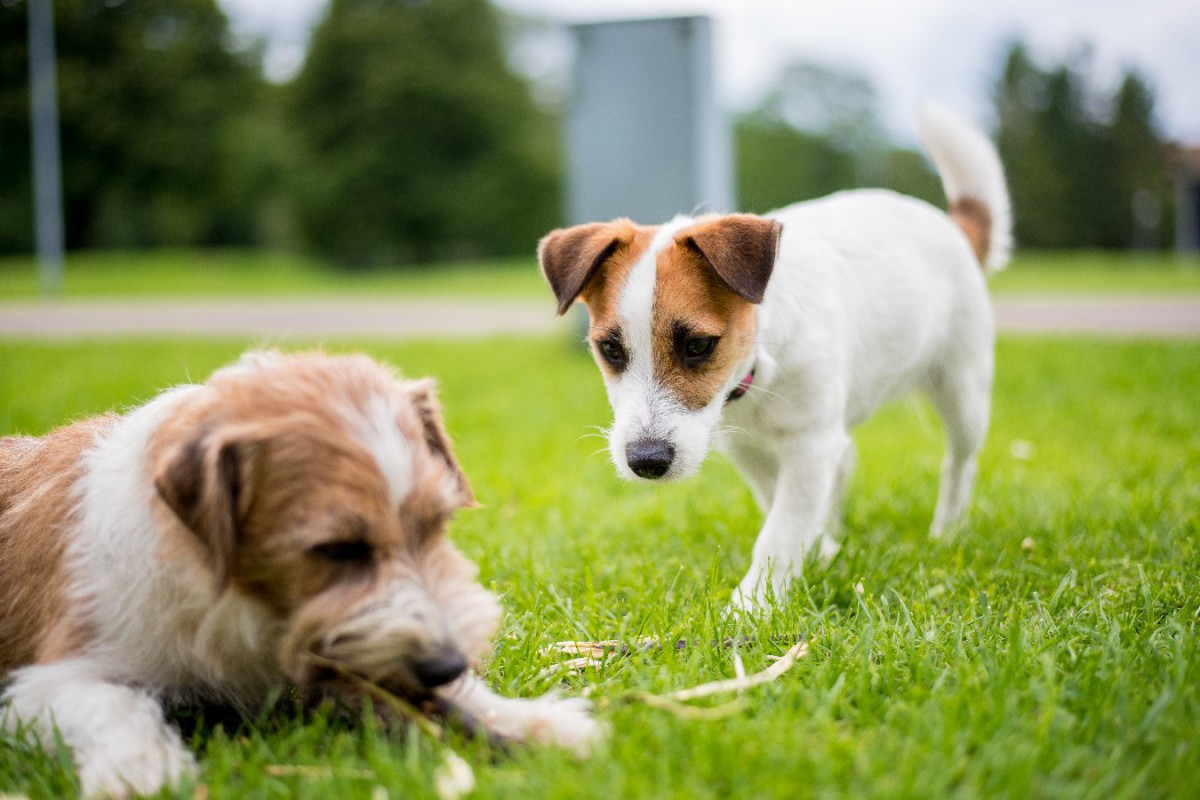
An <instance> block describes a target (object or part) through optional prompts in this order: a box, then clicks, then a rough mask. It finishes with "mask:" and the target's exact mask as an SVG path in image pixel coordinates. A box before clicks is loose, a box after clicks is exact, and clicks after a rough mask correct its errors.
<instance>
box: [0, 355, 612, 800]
mask: <svg viewBox="0 0 1200 800" xmlns="http://www.w3.org/2000/svg"><path fill="white" fill-rule="evenodd" d="M472 503H473V499H472V494H471V490H470V488H469V486H468V484H467V480H466V477H465V476H464V475H463V472H462V470H461V469H460V468H459V465H458V462H457V461H456V460H455V457H454V455H453V453H452V452H451V450H450V443H449V440H448V438H447V436H446V433H445V430H444V429H443V426H442V423H441V416H440V412H439V410H438V405H437V401H436V399H435V397H434V394H433V389H432V386H431V384H430V383H429V382H428V381H401V380H398V379H397V378H396V377H395V376H394V375H393V374H392V373H391V372H389V371H388V370H386V369H384V368H383V367H381V366H380V365H379V364H377V363H375V362H373V361H371V360H370V359H368V358H366V357H365V356H341V357H328V356H322V355H295V356H283V355H278V354H253V355H249V356H247V357H244V358H243V359H242V360H241V361H240V362H239V363H237V364H235V365H234V366H231V367H228V368H226V369H223V370H220V371H218V372H217V373H215V374H214V375H213V376H212V378H211V379H210V380H209V381H208V382H207V383H205V384H203V385H196V386H183V387H178V388H175V389H172V390H170V391H167V392H165V393H163V394H162V395H160V396H159V397H158V398H157V399H155V400H153V401H152V402H150V403H148V404H147V405H145V406H142V407H141V408H138V409H136V410H134V411H133V412H131V413H129V414H128V415H126V416H112V415H110V416H106V417H100V418H95V419H89V420H85V421H83V422H79V423H76V424H74V425H70V426H68V427H65V428H61V429H59V430H57V431H54V432H53V433H51V434H49V435H48V436H46V437H44V438H40V439H33V438H21V437H10V438H4V439H0V680H7V681H8V688H7V691H6V692H5V694H4V700H5V701H6V702H7V705H8V707H7V708H3V707H0V716H2V717H3V718H4V722H5V727H7V728H8V729H9V730H13V729H15V728H16V727H17V726H27V727H28V728H30V729H32V731H33V732H34V733H35V734H36V735H37V736H38V738H39V739H40V740H41V741H42V742H43V743H44V744H47V745H52V744H53V742H54V741H55V738H54V732H55V730H56V729H57V731H58V732H60V733H61V735H62V738H63V740H64V741H65V742H66V744H67V745H68V746H69V747H70V748H71V749H72V751H73V752H74V757H75V761H76V765H77V767H78V770H79V777H80V781H81V783H82V785H83V790H84V794H86V795H88V796H96V795H103V796H123V795H126V794H129V793H138V794H142V793H151V792H155V791H157V790H158V789H159V788H161V787H162V786H164V785H171V784H174V783H176V782H177V781H179V780H180V779H181V778H182V777H183V776H185V775H188V774H190V773H192V772H193V771H194V769H195V764H194V763H193V759H192V757H191V755H190V754H189V752H188V750H187V749H186V748H185V747H184V746H183V744H182V742H181V741H180V737H179V734H178V733H177V732H176V731H175V730H174V729H173V728H171V727H169V726H168V725H167V723H166V721H165V719H164V717H163V711H162V706H163V705H164V704H171V703H173V702H177V701H184V700H218V701H224V702H230V703H233V704H235V705H238V706H240V707H242V708H246V709H253V708H255V707H256V706H257V705H259V704H261V703H262V702H263V700H264V699H265V698H266V696H267V694H268V692H269V691H270V690H271V689H272V688H273V687H275V686H278V685H280V684H282V683H285V682H290V683H293V684H295V685H297V686H301V687H312V686H318V687H320V686H330V687H332V689H333V690H341V691H343V692H344V691H345V687H346V686H347V685H348V681H349V680H350V679H349V678H347V676H346V674H345V673H350V674H352V675H354V676H358V678H360V679H366V680H368V681H371V682H373V683H375V684H378V685H379V686H381V687H383V688H385V689H387V690H389V691H391V692H393V693H396V694H400V695H403V696H404V697H406V698H411V699H418V700H424V699H426V698H428V699H430V700H433V701H435V702H438V703H440V704H441V705H443V706H445V705H448V706H450V707H451V708H453V709H454V710H456V711H458V712H460V713H462V714H463V715H464V716H465V717H467V718H468V719H470V720H471V721H473V722H474V723H475V724H476V725H479V726H481V727H482V728H483V729H484V731H485V732H486V733H488V734H494V735H496V736H498V737H502V738H508V739H515V740H518V741H522V740H533V741H541V742H549V743H555V744H559V745H562V746H565V747H569V748H572V749H574V750H576V751H583V750H585V749H586V748H587V747H588V745H589V744H590V743H591V742H592V741H594V740H595V739H596V737H597V736H598V735H599V734H600V729H599V728H598V727H597V725H596V723H595V722H594V721H592V719H591V718H590V717H589V716H588V712H587V706H586V703H584V702H583V701H582V700H557V699H554V698H541V699H538V700H510V699H504V698H501V697H497V696H495V695H493V694H492V693H491V692H490V691H489V690H488V688H487V686H486V685H485V684H484V683H483V682H482V681H481V680H480V679H479V678H478V677H476V676H475V675H474V674H473V673H472V672H471V667H475V666H478V664H479V661H480V659H481V657H482V656H483V655H484V654H485V653H486V651H487V648H488V641H489V639H490V637H491V635H492V633H493V631H494V630H495V627H496V623H497V621H498V618H499V613H500V609H499V606H498V604H497V602H496V600H495V598H494V597H493V596H492V595H491V594H490V593H489V592H487V591H486V590H484V589H483V588H482V587H481V586H480V585H479V584H478V582H477V581H476V573H477V570H476V569H475V566H474V565H473V564H471V563H470V562H469V561H468V560H467V559H466V558H464V557H463V556H462V555H460V554H459V552H458V551H457V550H455V548H454V547H453V546H452V545H451V544H450V543H449V542H448V541H447V540H446V539H445V537H444V536H443V528H444V526H445V525H446V523H447V522H448V521H449V519H450V517H451V515H452V514H453V513H454V511H455V509H457V508H460V507H463V506H466V505H470V504H472ZM339 677H340V678H341V679H343V680H342V684H339V683H338V679H339Z"/></svg>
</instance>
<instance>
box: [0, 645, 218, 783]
mask: <svg viewBox="0 0 1200 800" xmlns="http://www.w3.org/2000/svg"><path fill="white" fill-rule="evenodd" d="M98 672H99V669H98V668H97V667H96V666H95V665H93V664H90V663H89V662H88V661H87V660H85V659H69V660H66V661H58V662H54V663H51V664H43V665H37V666H32V667H26V668H24V669H22V670H19V671H18V672H16V673H14V680H13V682H12V685H11V686H9V688H8V691H7V692H5V694H4V701H5V702H6V703H7V707H3V708H0V720H2V722H3V725H2V726H0V727H2V728H5V729H8V730H10V731H14V730H19V729H24V730H28V731H29V732H30V733H32V734H33V735H34V736H36V737H37V740H38V741H39V742H41V744H42V746H43V747H47V748H52V747H53V746H54V743H55V741H56V732H57V733H58V734H61V736H62V739H63V741H64V742H65V743H66V744H67V745H68V746H69V747H70V748H71V750H72V751H73V752H74V754H75V764H76V767H77V769H78V771H79V782H80V784H81V785H82V788H83V796H84V797H89V798H90V797H107V798H117V797H127V796H131V795H143V794H155V793H157V792H158V791H159V790H160V789H162V788H163V787H164V786H174V785H176V784H178V783H179V781H180V780H181V779H182V778H184V777H185V776H189V775H193V774H195V771H196V763H195V760H194V759H193V758H192V755H191V753H189V752H188V751H187V749H186V748H185V747H184V746H183V742H182V741H181V740H180V738H179V733H178V732H177V731H176V730H175V729H174V728H172V727H171V726H170V725H168V724H167V722H166V720H165V719H164V718H163V712H162V707H161V706H160V705H159V702H158V700H156V699H155V698H154V697H152V696H151V695H150V694H148V693H146V692H145V691H142V690H139V689H135V688H133V687H131V686H125V685H123V684H118V683H111V682H109V681H107V680H104V679H103V678H102V677H100V676H99V675H98V674H97V673H98Z"/></svg>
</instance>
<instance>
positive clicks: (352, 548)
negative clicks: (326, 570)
mask: <svg viewBox="0 0 1200 800" xmlns="http://www.w3.org/2000/svg"><path fill="white" fill-rule="evenodd" d="M308 552H309V553H310V554H311V555H313V556H315V557H317V558H319V559H321V560H323V561H332V562H335V563H338V564H356V563H362V562H365V561H369V560H370V559H371V545H369V544H367V542H366V541H364V540H363V539H342V540H338V541H333V542H322V543H321V544H318V545H314V546H313V547H311V548H309V551H308Z"/></svg>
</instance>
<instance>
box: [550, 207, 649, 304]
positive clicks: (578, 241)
mask: <svg viewBox="0 0 1200 800" xmlns="http://www.w3.org/2000/svg"><path fill="white" fill-rule="evenodd" d="M635 233H636V226H635V225H634V224H633V223H632V222H630V221H629V220H627V219H616V220H613V221H612V222H590V223H587V224H585V225H574V226H572V227H570V228H560V229H558V230H555V231H551V232H550V233H548V234H546V235H545V236H544V237H543V238H542V240H541V241H540V242H538V263H539V265H540V266H541V268H542V275H543V276H544V277H545V278H546V282H547V283H549V284H550V288H551V290H552V291H553V292H554V296H555V298H556V299H557V300H558V313H559V314H560V315H562V314H565V313H566V312H567V309H568V308H570V307H571V304H572V303H574V302H575V298H577V297H578V296H579V294H580V293H581V292H582V291H583V290H584V289H585V288H586V287H587V286H588V284H589V283H591V281H592V280H593V279H594V278H595V277H596V276H597V273H599V272H600V271H601V269H602V268H604V267H605V266H606V265H608V264H609V262H610V261H611V260H612V258H613V257H614V256H620V255H621V251H622V250H624V249H626V248H627V247H628V246H629V244H630V243H631V242H632V240H633V238H634V236H635Z"/></svg>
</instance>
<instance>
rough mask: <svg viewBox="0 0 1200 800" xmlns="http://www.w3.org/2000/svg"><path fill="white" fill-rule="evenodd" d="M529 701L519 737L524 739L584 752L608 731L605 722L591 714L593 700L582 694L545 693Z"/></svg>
mask: <svg viewBox="0 0 1200 800" xmlns="http://www.w3.org/2000/svg"><path fill="white" fill-rule="evenodd" d="M528 702H529V704H530V705H531V708H530V713H529V715H528V718H527V720H526V725H525V731H524V735H523V736H522V737H521V738H523V739H524V740H526V741H531V742H537V743H538V744H549V745H555V746H557V747H562V748H565V749H567V750H570V751H571V752H572V753H575V754H576V755H578V756H586V755H588V754H589V753H590V752H592V749H593V748H594V747H595V746H596V745H598V744H599V743H600V742H602V741H604V738H605V736H606V735H607V730H606V728H605V727H604V725H602V724H601V723H599V722H597V721H596V720H595V719H594V718H593V717H592V704H591V703H589V702H588V701H587V700H584V699H583V698H582V697H572V698H560V697H555V696H553V695H548V696H546V697H539V698H537V699H536V700H530V701H528Z"/></svg>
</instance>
